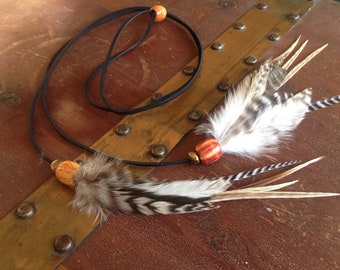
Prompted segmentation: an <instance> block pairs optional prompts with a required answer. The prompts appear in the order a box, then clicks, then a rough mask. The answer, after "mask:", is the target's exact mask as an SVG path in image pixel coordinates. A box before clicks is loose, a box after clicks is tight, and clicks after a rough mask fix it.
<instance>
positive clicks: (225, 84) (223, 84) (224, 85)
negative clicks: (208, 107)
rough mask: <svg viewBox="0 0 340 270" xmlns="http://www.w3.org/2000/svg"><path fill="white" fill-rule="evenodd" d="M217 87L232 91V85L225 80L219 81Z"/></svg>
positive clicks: (224, 90)
mask: <svg viewBox="0 0 340 270" xmlns="http://www.w3.org/2000/svg"><path fill="white" fill-rule="evenodd" d="M217 89H218V90H220V91H223V92H227V91H232V90H233V89H234V87H233V86H232V85H231V84H230V83H229V82H227V81H221V82H220V83H219V84H218V85H217Z"/></svg>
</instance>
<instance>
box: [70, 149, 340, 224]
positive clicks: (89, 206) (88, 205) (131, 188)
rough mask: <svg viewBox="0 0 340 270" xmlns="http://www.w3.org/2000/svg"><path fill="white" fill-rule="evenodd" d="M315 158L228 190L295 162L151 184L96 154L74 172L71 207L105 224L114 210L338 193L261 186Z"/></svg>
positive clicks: (183, 208)
mask: <svg viewBox="0 0 340 270" xmlns="http://www.w3.org/2000/svg"><path fill="white" fill-rule="evenodd" d="M317 160H319V159H315V160H312V161H309V162H307V163H303V164H301V165H298V166H296V167H293V168H292V169H290V170H288V171H287V172H285V173H281V174H278V175H277V176H273V177H272V178H267V179H265V181H266V182H265V183H264V182H261V181H260V182H258V184H257V185H255V186H248V187H243V188H240V189H236V190H235V189H233V190H230V187H231V185H232V183H233V182H235V181H239V180H241V179H245V178H248V177H250V176H254V175H258V174H261V173H264V172H268V171H271V170H274V169H278V168H283V167H286V166H290V165H294V164H296V163H298V161H291V162H282V163H278V164H272V165H270V166H264V167H261V168H256V169H253V170H250V171H246V172H243V173H239V174H235V175H231V176H224V177H219V178H216V179H197V180H178V181H157V180H154V179H149V178H140V177H138V176H136V175H134V174H132V173H131V172H130V170H129V169H128V167H127V166H126V165H123V164H121V163H120V162H117V161H110V160H107V159H106V158H105V157H104V156H102V155H95V156H93V157H91V158H89V159H87V160H85V161H84V162H82V164H81V167H80V170H79V171H78V172H77V173H76V175H75V176H74V181H75V183H76V186H77V188H76V194H75V198H74V200H73V202H72V205H73V207H74V208H76V209H79V210H80V211H82V212H84V213H85V214H87V215H94V216H96V218H100V219H104V220H105V218H106V216H107V215H108V214H109V213H111V212H112V211H114V210H119V211H122V212H126V213H138V214H143V215H155V214H180V213H192V212H199V211H206V210H212V209H215V208H218V207H219V206H218V205H215V203H217V202H220V201H227V200H240V199H254V198H256V199H259V198H305V197H319V196H335V195H339V194H335V193H309V192H282V191H275V190H278V189H281V188H284V187H286V186H288V185H291V184H293V183H295V182H288V183H283V184H279V185H268V186H266V185H265V184H268V183H273V182H274V181H277V180H279V179H281V178H282V177H285V176H287V175H290V174H292V173H293V172H295V171H297V170H299V169H301V168H303V167H305V166H307V165H309V164H310V163H313V162H316V161H317ZM268 179H270V181H269V180H268Z"/></svg>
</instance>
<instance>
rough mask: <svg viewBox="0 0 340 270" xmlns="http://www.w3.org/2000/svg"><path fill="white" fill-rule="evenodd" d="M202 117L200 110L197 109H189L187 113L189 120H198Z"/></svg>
mask: <svg viewBox="0 0 340 270" xmlns="http://www.w3.org/2000/svg"><path fill="white" fill-rule="evenodd" d="M202 117H203V113H202V112H200V111H197V110H194V111H191V112H190V113H189V114H188V118H189V119H190V120H191V121H198V120H200V119H201V118H202Z"/></svg>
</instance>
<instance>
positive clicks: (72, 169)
mask: <svg viewBox="0 0 340 270" xmlns="http://www.w3.org/2000/svg"><path fill="white" fill-rule="evenodd" d="M79 169H80V165H79V164H78V163H77V162H75V161H71V160H66V161H63V162H61V163H60V164H59V165H58V167H56V168H55V170H54V173H55V176H56V178H57V179H58V180H59V181H60V182H61V183H63V184H65V185H67V186H71V187H72V186H75V183H74V181H73V176H74V175H75V174H76V173H77V172H78V171H79Z"/></svg>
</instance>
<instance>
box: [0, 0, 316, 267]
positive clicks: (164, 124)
mask: <svg viewBox="0 0 340 270" xmlns="http://www.w3.org/2000/svg"><path fill="white" fill-rule="evenodd" d="M268 4H269V6H270V8H269V9H268V10H264V11H261V10H258V9H257V8H256V7H253V8H252V9H250V10H249V11H248V12H247V13H246V14H244V16H242V17H241V18H240V19H239V21H242V22H244V23H245V24H246V25H247V29H246V30H244V31H237V30H235V29H233V28H230V29H228V30H226V31H225V32H224V33H223V34H222V35H221V36H220V37H218V38H217V39H216V40H218V41H220V42H222V43H225V48H224V50H223V51H213V50H212V49H211V48H210V46H208V47H207V48H206V49H205V53H204V66H203V70H202V72H201V75H200V77H199V78H198V80H197V81H196V82H195V84H194V85H193V86H192V87H191V89H190V90H189V91H188V92H187V93H185V94H184V95H183V96H181V97H180V98H178V99H177V100H175V101H173V102H171V103H170V104H168V105H165V106H162V107H160V108H157V109H154V110H152V111H149V112H145V113H142V114H137V115H133V116H128V117H125V118H124V119H123V120H122V121H121V123H127V124H129V125H131V126H132V127H133V132H132V133H131V134H130V135H129V136H127V137H118V136H116V135H115V133H114V128H113V129H112V130H110V131H109V132H108V133H106V134H105V135H104V136H103V137H102V138H101V139H99V140H98V142H96V143H95V144H94V147H95V148H97V149H100V150H101V151H103V152H106V153H108V154H110V155H112V156H119V157H121V158H124V159H134V160H152V157H150V156H149V155H148V150H149V147H150V145H152V144H155V143H164V144H165V145H166V146H167V147H168V149H169V150H171V149H172V148H173V147H175V145H176V144H177V143H178V142H179V141H180V140H181V138H182V137H183V136H184V135H185V134H186V133H187V132H188V131H189V130H190V129H192V128H193V126H194V125H195V124H196V123H194V122H191V121H189V120H188V119H187V114H188V112H190V111H191V110H193V109H198V110H200V111H209V110H211V109H212V108H213V107H214V106H215V105H216V104H217V103H218V102H219V101H220V100H221V99H222V98H223V96H224V94H223V93H222V92H219V91H218V90H216V85H217V83H218V82H219V81H220V80H221V79H223V78H225V79H228V80H229V81H230V82H232V83H236V82H237V81H239V80H240V79H241V77H242V76H244V74H245V73H246V72H248V71H249V69H250V68H251V67H249V66H247V65H245V64H244V63H243V58H244V57H245V56H247V55H250V54H251V55H254V56H256V57H258V58H259V59H260V58H261V57H262V56H263V55H264V53H265V52H266V51H268V50H269V49H270V48H271V47H272V46H273V44H274V43H273V42H272V41H269V40H268V39H267V35H268V34H269V33H270V32H272V31H275V32H278V33H279V34H281V35H284V34H285V33H286V32H287V31H288V30H289V29H290V28H291V27H292V26H293V25H294V22H290V21H288V20H287V18H286V15H287V14H288V13H292V12H294V13H299V14H300V15H303V14H304V13H306V12H307V11H308V10H309V8H310V7H311V6H312V5H313V2H312V1H294V0H290V1H283V0H281V1H279V0H276V1H268ZM193 63H195V60H193ZM186 79H187V77H185V75H183V74H182V72H178V73H177V74H176V75H175V76H174V77H173V78H172V79H171V80H170V81H168V82H167V83H166V84H164V85H163V86H162V87H161V88H160V89H159V90H158V92H161V93H167V92H169V91H171V90H172V89H175V88H176V87H178V86H179V85H181V84H182V83H183V81H185V80H186ZM145 102H149V101H145ZM135 170H136V171H138V173H140V174H147V173H149V171H150V170H151V169H150V168H148V169H145V168H136V169H135ZM72 196H73V191H70V190H68V189H67V188H66V187H63V186H61V185H60V184H59V183H57V182H56V181H55V180H54V178H53V177H52V178H51V179H49V180H48V181H46V183H44V184H43V185H42V186H41V187H40V188H39V189H38V190H36V191H35V192H34V193H33V194H32V195H31V196H29V197H28V198H27V199H26V201H29V202H34V204H35V206H36V209H37V213H36V215H35V216H34V217H33V218H32V219H29V220H18V219H17V218H16V217H15V214H14V211H12V212H10V213H9V214H8V215H7V216H6V217H5V218H3V219H2V220H1V221H0V228H1V230H0V239H1V247H0V254H1V255H0V261H1V266H2V267H3V268H4V269H23V268H25V269H51V268H53V267H55V266H57V265H58V264H59V263H60V262H61V261H62V260H63V259H64V258H65V256H66V255H58V254H56V253H55V252H54V251H53V247H52V242H53V240H54V238H55V237H56V236H58V235H59V234H64V233H68V234H70V235H72V236H73V237H74V238H75V239H76V245H78V244H80V243H81V241H82V240H83V239H84V238H85V237H86V236H87V235H88V234H89V233H90V232H91V231H92V230H93V229H94V228H95V227H96V225H97V223H93V218H92V217H91V218H88V217H85V216H83V215H81V214H78V213H76V212H74V211H73V210H72V209H71V208H70V207H69V205H68V202H69V201H70V200H71V199H72Z"/></svg>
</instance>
